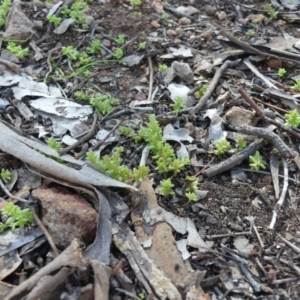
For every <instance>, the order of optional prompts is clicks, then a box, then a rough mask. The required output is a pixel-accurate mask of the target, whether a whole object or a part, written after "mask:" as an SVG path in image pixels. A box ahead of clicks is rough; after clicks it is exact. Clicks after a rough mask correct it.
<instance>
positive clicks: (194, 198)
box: [185, 192, 198, 202]
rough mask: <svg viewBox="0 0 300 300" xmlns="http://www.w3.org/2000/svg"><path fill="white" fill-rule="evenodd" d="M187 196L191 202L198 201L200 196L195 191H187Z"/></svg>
mask: <svg viewBox="0 0 300 300" xmlns="http://www.w3.org/2000/svg"><path fill="white" fill-rule="evenodd" d="M185 196H186V197H187V198H188V200H189V202H197V201H198V197H197V195H196V194H195V193H192V192H187V193H185Z"/></svg>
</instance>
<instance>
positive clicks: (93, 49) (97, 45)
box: [86, 40, 101, 54]
mask: <svg viewBox="0 0 300 300" xmlns="http://www.w3.org/2000/svg"><path fill="white" fill-rule="evenodd" d="M86 50H87V51H88V52H89V53H91V54H98V53H99V52H100V51H101V41H100V40H93V41H92V42H91V44H90V46H89V47H87V48H86Z"/></svg>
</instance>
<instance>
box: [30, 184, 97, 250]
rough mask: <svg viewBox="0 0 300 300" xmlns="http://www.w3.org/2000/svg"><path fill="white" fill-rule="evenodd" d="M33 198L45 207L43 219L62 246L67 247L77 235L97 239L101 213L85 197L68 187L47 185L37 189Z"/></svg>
mask: <svg viewBox="0 0 300 300" xmlns="http://www.w3.org/2000/svg"><path fill="white" fill-rule="evenodd" d="M32 197H33V199H35V200H37V201H38V202H39V203H40V205H41V206H42V208H43V213H44V216H43V218H42V222H43V223H44V225H45V226H46V228H47V229H48V230H49V233H50V234H51V235H52V238H53V240H54V242H55V244H56V245H57V246H58V247H61V248H66V247H67V246H69V244H70V243H71V241H72V240H73V239H74V238H78V239H80V240H81V241H83V242H85V243H89V242H91V241H92V240H93V239H94V237H95V234H96V228H97V213H96V211H95V210H94V209H93V208H92V207H91V205H90V204H89V203H88V202H87V201H86V200H85V199H84V198H83V197H80V196H78V195H77V194H74V193H71V192H69V191H68V190H67V189H65V188H45V187H41V188H37V189H36V190H33V191H32Z"/></svg>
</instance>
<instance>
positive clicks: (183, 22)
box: [179, 17, 192, 25]
mask: <svg viewBox="0 0 300 300" xmlns="http://www.w3.org/2000/svg"><path fill="white" fill-rule="evenodd" d="M191 23H192V21H191V20H190V19H188V18H186V17H183V18H181V19H180V20H179V24H180V25H190V24H191Z"/></svg>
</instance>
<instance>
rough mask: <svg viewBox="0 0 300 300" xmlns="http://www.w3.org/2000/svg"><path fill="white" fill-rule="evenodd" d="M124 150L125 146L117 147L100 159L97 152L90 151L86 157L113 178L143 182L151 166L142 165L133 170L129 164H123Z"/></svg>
mask: <svg viewBox="0 0 300 300" xmlns="http://www.w3.org/2000/svg"><path fill="white" fill-rule="evenodd" d="M123 151H124V148H123V147H117V148H116V149H115V151H114V152H113V154H111V155H104V156H103V158H102V159H99V157H98V156H97V155H96V153H95V152H93V151H89V152H88V153H87V155H86V159H87V160H88V161H89V162H90V163H92V164H93V165H95V166H96V167H97V168H99V169H100V170H101V171H102V172H104V173H106V174H107V175H108V176H110V177H111V178H114V179H117V180H119V181H122V182H129V181H131V180H135V181H136V182H141V181H142V180H143V179H145V178H146V176H147V175H148V173H149V168H148V167H146V166H140V167H138V168H137V169H134V170H133V171H131V170H130V169H129V168H128V167H127V166H125V165H123V164H122V158H121V154H122V152H123Z"/></svg>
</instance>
